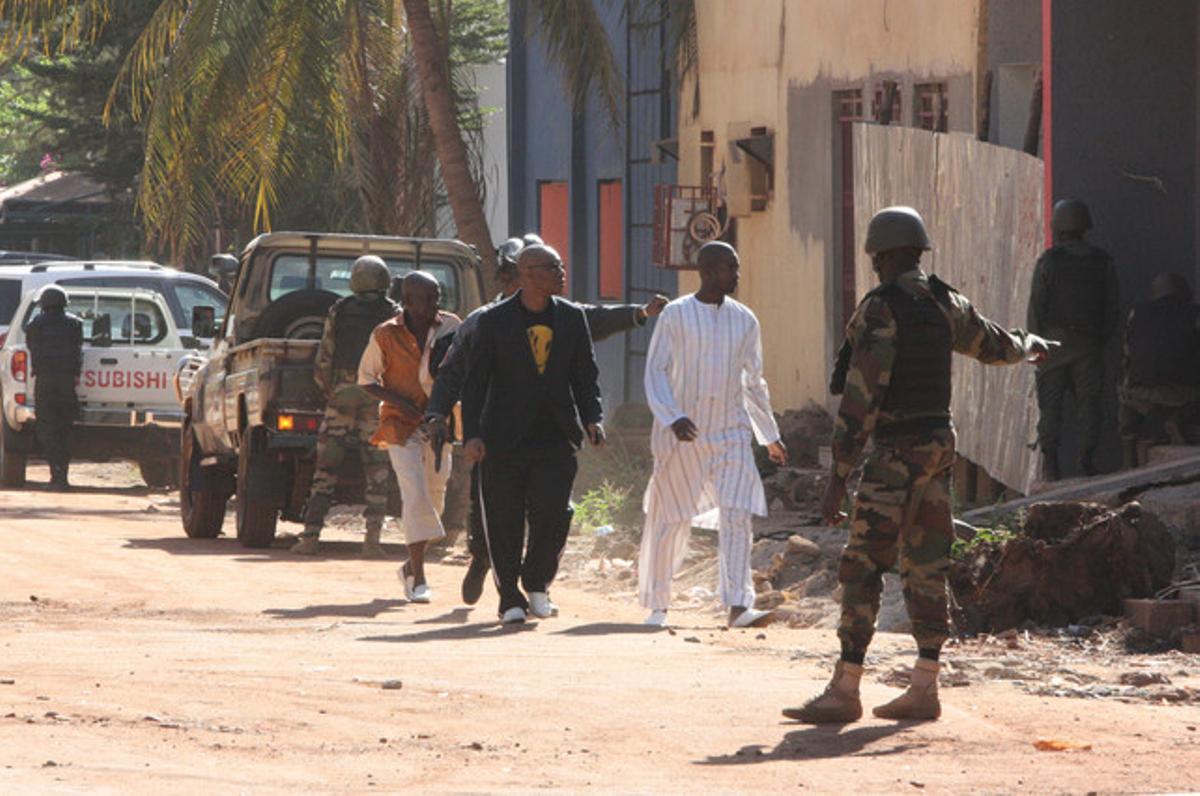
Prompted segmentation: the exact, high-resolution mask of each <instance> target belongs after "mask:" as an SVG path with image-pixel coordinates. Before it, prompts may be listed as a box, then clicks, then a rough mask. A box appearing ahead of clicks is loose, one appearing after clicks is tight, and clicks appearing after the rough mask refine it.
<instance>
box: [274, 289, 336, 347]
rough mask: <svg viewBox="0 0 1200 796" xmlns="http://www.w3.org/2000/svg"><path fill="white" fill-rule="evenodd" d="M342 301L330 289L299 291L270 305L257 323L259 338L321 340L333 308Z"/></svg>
mask: <svg viewBox="0 0 1200 796" xmlns="http://www.w3.org/2000/svg"><path fill="white" fill-rule="evenodd" d="M337 300H338V295H337V293H332V292H330V291H328V290H297V291H296V292H294V293H288V294H287V295H286V296H283V297H282V298H279V299H276V300H275V301H273V302H271V303H270V304H268V305H267V306H266V309H264V310H263V311H262V314H261V315H259V316H258V320H257V321H255V322H254V335H255V336H256V337H282V338H286V339H290V340H320V339H321V333H322V332H323V331H324V329H325V319H326V318H327V317H328V316H329V308H330V307H332V306H333V304H334V302H335V301H337Z"/></svg>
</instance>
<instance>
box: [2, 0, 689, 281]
mask: <svg viewBox="0 0 1200 796" xmlns="http://www.w3.org/2000/svg"><path fill="white" fill-rule="evenodd" d="M477 1H478V2H487V1H488V0H477ZM493 1H496V2H498V1H499V0H493ZM518 1H524V2H527V3H528V6H529V8H530V10H531V12H532V13H531V14H530V16H529V20H530V23H531V25H534V26H536V27H537V30H538V31H539V35H540V36H541V37H542V39H543V40H544V41H545V43H546V46H547V51H548V54H549V55H550V57H551V59H552V60H553V61H554V62H556V63H558V64H559V65H560V67H561V69H562V74H563V78H564V83H565V85H566V88H567V91H568V94H569V95H570V97H571V100H572V105H573V108H574V109H575V110H576V111H578V110H579V109H581V108H582V106H583V103H584V102H585V101H586V99H587V97H588V96H589V93H590V92H591V91H592V90H593V89H594V90H596V91H598V92H599V94H600V96H601V97H602V100H603V102H604V105H605V107H606V108H607V109H608V112H609V114H610V116H611V118H612V119H613V120H614V122H615V123H619V118H620V111H619V104H620V93H621V84H620V77H619V74H618V71H617V69H616V66H615V64H614V61H613V57H612V52H611V48H610V46H609V41H608V36H607V33H606V31H605V29H604V26H603V23H602V20H601V19H600V16H599V14H598V13H597V11H596V8H595V7H594V5H593V4H592V3H591V2H588V0H518ZM608 1H609V2H615V1H616V0H608ZM460 2H465V0H460ZM623 2H624V3H625V7H624V13H640V14H645V13H648V12H650V13H652V12H654V10H655V9H657V11H658V13H662V12H663V11H664V10H666V9H667V8H670V10H671V14H672V19H673V20H684V22H683V24H682V25H677V29H678V30H682V31H684V32H685V35H686V33H687V32H690V33H691V38H690V39H687V42H691V43H693V44H694V23H691V22H690V20H692V19H693V18H694V14H693V13H692V0H669V1H668V0H623ZM115 3H117V0H0V31H2V32H0V51H9V52H12V51H14V50H20V49H21V48H26V47H29V46H30V45H31V44H40V45H41V46H42V47H44V48H50V47H51V46H57V47H60V48H63V47H69V46H70V45H71V44H73V43H77V42H79V41H81V40H83V39H84V38H86V37H88V36H89V35H92V34H93V33H94V32H95V31H96V30H97V29H98V28H99V26H102V25H103V24H105V23H106V22H107V21H108V20H109V18H110V17H111V15H112V13H113V10H114V8H113V7H114V4H115ZM434 3H435V4H436V5H435V7H433V8H431V4H430V0H403V3H402V4H398V3H395V2H389V1H388V0H259V1H258V2H253V3H228V2H223V0H162V3H161V5H160V6H159V8H158V10H157V12H156V13H155V15H154V17H153V18H152V19H151V21H150V23H149V24H148V25H147V26H146V28H145V30H144V31H143V32H142V34H141V36H140V38H139V39H138V42H137V44H136V45H135V47H134V50H133V51H132V52H131V53H130V54H129V56H128V57H127V59H126V62H125V65H124V68H123V69H122V73H121V79H119V80H118V82H117V84H116V85H114V87H113V93H112V95H111V96H110V104H111V103H113V102H116V101H117V100H118V96H119V94H120V92H122V91H125V90H128V92H129V94H128V100H129V102H130V103H131V106H132V110H133V113H134V115H135V117H138V118H141V119H142V120H143V122H144V124H145V127H146V159H145V165H144V168H143V173H142V178H141V182H140V189H139V194H138V207H139V209H140V211H141V212H142V214H143V216H144V218H145V222H146V227H147V229H148V231H149V232H150V234H151V236H152V238H153V239H154V240H156V241H157V242H158V243H160V244H162V245H163V246H164V247H165V248H167V249H169V250H170V251H172V252H173V253H176V254H178V253H180V252H185V251H188V250H192V249H196V248H199V247H201V246H202V239H203V236H204V234H205V231H206V230H207V229H208V227H209V225H210V223H211V221H212V218H213V216H214V213H215V212H216V209H217V208H220V207H221V206H222V205H232V209H233V211H234V213H235V214H237V213H239V212H244V213H246V214H252V216H253V227H254V228H255V229H268V228H270V226H271V218H272V213H273V212H274V211H275V210H276V208H278V206H279V204H280V200H281V196H283V195H285V194H286V192H287V191H288V188H289V186H291V185H293V184H294V183H295V180H296V177H297V175H298V174H299V173H300V172H302V171H303V169H304V167H305V165H306V164H309V163H311V161H312V159H313V146H314V143H316V142H320V143H323V144H324V145H325V146H327V147H328V148H329V151H330V157H329V160H330V162H332V163H334V164H341V165H345V166H346V167H347V168H346V169H345V178H346V182H347V183H348V184H349V186H350V188H351V189H352V190H353V191H354V192H355V194H356V195H357V196H358V197H359V201H360V204H361V207H362V209H363V213H364V215H365V216H366V217H367V218H366V219H365V221H366V223H367V226H368V228H372V229H376V230H378V231H386V232H409V233H411V232H414V231H419V232H424V231H429V230H430V229H431V227H432V217H433V214H432V211H431V209H430V208H431V207H432V206H433V205H434V203H435V200H434V199H432V195H433V193H435V192H436V189H437V181H438V177H439V175H437V174H435V173H434V171H433V169H432V163H433V159H432V158H431V157H428V154H427V152H426V151H425V150H423V149H422V147H423V146H424V147H427V146H428V144H429V138H430V137H431V138H432V141H433V144H434V148H435V149H436V153H437V161H438V163H439V165H440V179H441V182H442V183H444V185H445V190H446V194H447V196H448V199H449V203H450V205H451V209H452V211H453V215H454V219H455V224H456V226H457V227H458V234H459V235H460V237H462V238H463V239H464V240H465V241H466V242H467V243H470V244H471V245H473V246H474V247H475V248H476V249H477V250H478V251H479V252H480V253H481V254H483V255H485V256H486V255H487V254H489V253H490V252H491V249H492V241H491V234H490V231H489V230H488V225H487V220H486V216H485V214H484V211H483V202H482V196H481V189H480V180H478V178H477V174H476V173H475V172H476V171H477V169H474V168H472V164H474V163H477V161H478V158H477V153H473V152H472V151H471V147H470V146H469V143H470V140H469V139H468V138H464V130H463V129H462V126H461V125H460V118H461V117H462V115H463V107H462V102H461V100H462V92H461V91H456V90H454V89H455V81H456V78H457V77H458V75H457V74H456V72H455V70H454V69H453V68H452V63H451V60H452V59H451V57H450V52H449V47H448V46H447V42H448V40H449V39H450V38H451V31H452V30H453V13H452V10H453V6H452V0H434ZM435 11H436V13H435ZM439 21H440V22H441V30H439V25H438V24H437V23H438V22H439ZM406 26H407V30H406ZM52 39H53V40H56V42H57V44H56V45H52ZM680 40H681V41H684V39H683V38H681V39H680ZM685 43H686V42H685ZM690 51H691V52H693V53H694V46H692V47H691V49H690ZM680 52H684V49H682V48H681V49H680ZM418 75H419V80H418V79H417V76H418ZM418 83H419V91H420V97H421V98H422V101H421V102H417V101H415V99H416V96H417V88H416V86H417V84H418ZM425 131H428V132H429V133H431V136H428V135H423V133H424V132H425ZM488 273H489V275H490V269H489V270H488ZM490 281H491V280H489V282H490Z"/></svg>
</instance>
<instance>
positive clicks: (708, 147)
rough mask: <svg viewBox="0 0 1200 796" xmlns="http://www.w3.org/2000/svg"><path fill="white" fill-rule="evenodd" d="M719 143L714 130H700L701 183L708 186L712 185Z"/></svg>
mask: <svg viewBox="0 0 1200 796" xmlns="http://www.w3.org/2000/svg"><path fill="white" fill-rule="evenodd" d="M716 149H717V144H716V140H715V138H714V137H713V131H712V130H702V131H701V132H700V185H701V186H702V187H705V188H707V187H708V186H710V185H712V178H713V162H714V155H715V154H716Z"/></svg>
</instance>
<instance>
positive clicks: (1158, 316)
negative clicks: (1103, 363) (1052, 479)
mask: <svg viewBox="0 0 1200 796" xmlns="http://www.w3.org/2000/svg"><path fill="white" fill-rule="evenodd" d="M1121 371H1122V373H1123V378H1122V380H1121V384H1120V387H1119V388H1118V395H1119V397H1120V401H1121V403H1120V409H1119V410H1118V414H1117V426H1118V431H1119V432H1120V435H1121V442H1122V447H1123V448H1124V451H1123V454H1124V458H1125V460H1126V461H1125V465H1126V466H1127V467H1132V466H1136V465H1138V464H1144V463H1145V462H1144V461H1141V459H1142V456H1141V454H1139V453H1138V451H1137V447H1136V446H1137V444H1138V443H1139V442H1141V443H1149V442H1152V441H1155V440H1157V439H1160V438H1161V436H1160V433H1159V432H1160V431H1162V432H1165V433H1166V435H1167V437H1168V438H1169V440H1170V441H1171V443H1172V444H1176V445H1182V444H1184V443H1185V442H1187V439H1186V437H1185V435H1184V433H1183V428H1184V426H1185V425H1186V424H1187V422H1188V420H1189V419H1190V417H1189V416H1190V415H1192V414H1193V413H1194V408H1195V404H1196V402H1197V400H1200V307H1197V306H1195V305H1194V304H1192V303H1191V300H1190V298H1184V297H1178V296H1165V297H1161V298H1158V299H1152V300H1151V301H1147V302H1144V303H1142V304H1139V305H1137V306H1136V307H1134V308H1133V309H1131V310H1130V311H1129V316H1128V320H1127V321H1126V324H1125V339H1124V345H1123V348H1122V358H1121ZM1160 426H1161V429H1160V428H1159V427H1160Z"/></svg>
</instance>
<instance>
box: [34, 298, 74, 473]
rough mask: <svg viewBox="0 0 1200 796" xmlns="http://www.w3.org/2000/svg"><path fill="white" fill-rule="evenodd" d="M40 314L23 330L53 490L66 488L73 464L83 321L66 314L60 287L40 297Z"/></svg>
mask: <svg viewBox="0 0 1200 796" xmlns="http://www.w3.org/2000/svg"><path fill="white" fill-rule="evenodd" d="M38 307H39V308H40V310H41V312H39V313H38V316H37V317H36V318H34V319H33V320H32V321H30V322H29V325H28V326H27V327H26V328H25V344H26V345H27V346H29V360H30V365H31V366H32V369H33V375H34V378H35V379H36V382H35V383H34V388H33V402H34V407H35V409H36V411H37V436H38V442H40V443H41V445H42V455H43V456H45V457H46V463H47V464H49V465H50V488H51V489H54V490H66V489H68V488H69V485H68V483H67V468H68V467H69V466H70V464H71V426H73V425H74V424H75V415H76V413H77V412H78V411H79V401H78V398H77V397H76V395H75V380H76V379H77V378H78V377H79V370H80V368H81V367H82V365H83V323H82V322H81V321H80V320H79V319H78V318H76V317H75V316H74V315H72V314H70V313H69V312H67V294H66V292H65V291H64V290H63V289H62V288H60V287H58V286H57V285H50V286H49V287H46V288H43V289H42V292H41V294H40V295H39V296H38Z"/></svg>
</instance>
